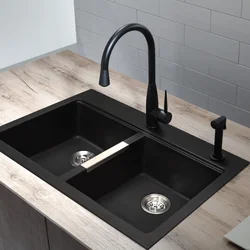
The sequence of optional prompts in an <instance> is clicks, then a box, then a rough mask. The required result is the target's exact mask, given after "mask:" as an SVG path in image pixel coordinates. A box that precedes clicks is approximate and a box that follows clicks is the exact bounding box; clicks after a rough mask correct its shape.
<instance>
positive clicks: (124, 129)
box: [0, 90, 248, 249]
mask: <svg viewBox="0 0 250 250" xmlns="http://www.w3.org/2000/svg"><path fill="white" fill-rule="evenodd" d="M208 126H209V124H208ZM138 135H139V136H138ZM132 138H133V139H132ZM135 138H136V139H135ZM120 144H123V145H125V147H124V148H123V150H121V151H118V152H116V153H115V154H114V155H113V156H110V157H108V158H106V159H104V160H103V155H105V154H106V153H107V152H108V151H109V152H110V151H111V152H112V150H113V148H115V147H117V145H120ZM82 150H84V151H90V152H92V153H94V154H95V155H96V156H97V157H95V158H93V159H91V160H89V162H87V163H89V164H90V162H91V161H93V160H94V161H95V160H96V159H102V161H100V162H99V164H97V165H94V167H91V168H86V169H85V168H84V166H85V167H86V165H83V166H78V167H73V166H72V165H71V163H70V158H71V156H72V154H74V153H75V152H77V151H82ZM107 150H108V151H107ZM0 151H1V152H3V153H4V154H6V155H7V156H9V157H10V158H11V159H13V160H14V161H16V162H17V163H19V164H21V165H22V166H24V167H25V168H26V169H28V170H29V171H31V172H32V173H34V174H35V175H37V176H38V177H40V178H42V179H43V180H44V181H46V182H47V183H49V184H50V185H52V186H54V187H55V188H56V189H58V190H60V191H61V192H62V193H64V194H65V195H67V196H68V197H70V198H71V199H73V200H74V201H76V202H77V203H79V204H80V205H82V206H83V207H85V208H86V209H87V210H89V211H90V212H92V213H94V214H95V215H97V216H98V217H99V218H101V219H102V220H104V221H106V222H107V223H109V224H110V225H111V226H113V227H115V228H116V229H117V230H119V231H121V232H122V233H124V234H126V235H127V236H128V237H130V238H132V239H133V240H134V241H136V242H137V243H138V244H140V245H141V246H143V247H144V248H147V249H148V248H150V247H151V246H153V245H154V244H155V243H156V242H157V241H159V240H160V239H161V238H162V237H164V236H165V235H166V234H167V233H168V232H169V231H171V230H172V229H173V228H174V227H175V226H177V225H178V224H179V223H180V222H181V221H182V220H184V219H185V218H186V217H187V216H188V215H190V214H191V213H192V212H193V211H195V210H196V209H197V208H198V207H199V206H200V205H201V204H202V203H203V202H205V201H206V200H207V199H208V198H209V197H211V196H212V195H213V194H214V193H216V192H217V191H218V190H219V189H220V188H221V187H223V186H224V185H225V184H226V183H227V182H229V181H230V180H231V179H232V178H234V177H235V176H236V175H237V174H238V173H239V172H240V171H241V170H243V169H244V168H245V167H246V166H247V165H248V162H247V161H245V160H243V159H241V158H239V157H237V156H235V155H233V154H231V153H229V152H225V151H224V152H223V154H224V155H225V156H226V160H225V161H224V162H212V161H211V159H210V157H209V156H210V154H211V153H212V152H213V145H211V144H209V143H207V142H204V141H202V140H200V139H198V138H196V137H194V136H192V135H190V134H187V133H185V132H183V131H181V130H179V129H177V128H174V127H172V126H171V125H162V124H160V125H159V128H158V129H157V130H149V129H147V128H146V127H145V114H144V113H142V112H139V111H137V110H135V109H133V108H131V107H128V106H126V105H124V104H122V103H119V102H117V101H115V100H113V99H111V98H109V97H107V96H104V95H102V94H100V93H98V92H96V91H93V90H90V91H87V92H84V93H82V94H79V95H77V96H73V97H71V98H69V99H67V100H64V101H62V102H60V103H57V104H54V105H52V106H50V107H48V108H45V109H43V110H40V111H38V112H35V113H33V114H30V115H28V116H26V117H23V118H21V119H19V120H16V121H13V122H11V123H9V124H6V125H4V126H2V127H0ZM101 156H102V157H101ZM150 194H157V195H158V194H160V195H163V196H164V197H166V198H167V199H168V200H169V204H170V203H171V206H170V208H169V210H168V211H166V212H165V213H162V214H157V215H156V214H151V213H147V212H146V211H145V210H144V209H142V207H141V201H142V199H143V198H144V197H145V196H147V195H150Z"/></svg>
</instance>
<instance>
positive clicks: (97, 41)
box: [77, 27, 108, 53]
mask: <svg viewBox="0 0 250 250" xmlns="http://www.w3.org/2000/svg"><path fill="white" fill-rule="evenodd" d="M77 41H78V43H79V44H81V45H83V46H86V47H88V48H93V49H95V50H96V51H97V52H99V53H101V52H102V51H103V50H104V48H105V45H106V43H107V41H108V39H107V38H105V37H103V36H101V35H98V34H96V33H93V32H91V31H89V30H85V29H82V28H80V27H77Z"/></svg>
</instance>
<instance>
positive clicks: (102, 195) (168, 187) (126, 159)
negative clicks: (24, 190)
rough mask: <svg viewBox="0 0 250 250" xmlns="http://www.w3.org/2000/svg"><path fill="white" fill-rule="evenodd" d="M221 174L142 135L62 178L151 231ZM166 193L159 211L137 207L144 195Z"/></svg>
mask: <svg viewBox="0 0 250 250" xmlns="http://www.w3.org/2000/svg"><path fill="white" fill-rule="evenodd" d="M220 175H221V171H219V170H217V171H216V170H214V169H212V168H210V166H209V165H207V164H205V163H202V162H200V161H195V160H194V159H191V158H189V157H187V156H185V155H183V154H181V153H180V152H177V151H175V150H173V149H170V148H169V147H166V146H164V145H163V144H161V143H158V142H156V141H154V140H152V139H149V138H147V137H144V138H142V139H140V140H139V141H137V142H135V143H134V144H132V145H130V147H129V149H128V150H126V151H125V152H123V153H121V154H120V155H119V156H117V157H116V158H114V159H112V160H110V161H109V162H106V163H104V164H103V165H102V166H100V167H98V168H97V169H96V170H93V171H92V172H90V173H87V172H83V173H81V174H79V175H77V176H76V177H74V178H72V179H70V180H68V183H69V184H70V185H72V186H74V187H75V188H77V189H78V190H79V191H81V192H83V193H84V194H86V195H87V196H88V197H90V198H91V199H93V200H95V201H96V202H97V203H99V204H100V205H101V206H103V207H104V208H106V209H108V210H109V211H111V212H112V213H113V214H115V215H117V216H119V217H120V218H122V219H123V220H125V221H127V222H128V223H130V224H131V225H133V226H134V227H136V228H137V229H139V230H140V231H142V232H144V233H149V232H152V231H153V230H154V229H155V228H157V227H158V226H159V225H160V224H161V223H163V222H164V221H166V220H167V219H168V218H170V217H171V216H172V215H173V214H174V213H176V212H177V211H178V210H179V209H180V208H182V207H183V206H184V205H185V204H186V203H187V202H189V201H190V200H191V199H192V198H193V197H194V196H196V195H197V194H198V193H199V192H200V191H202V190H203V189H204V188H205V187H206V186H208V185H209V184H210V183H211V182H212V181H214V180H215V179H216V178H218V177H219V176H220ZM151 193H156V194H161V195H164V196H166V197H167V198H168V199H169V200H170V202H171V207H170V209H169V211H167V212H166V213H163V214H161V215H154V214H149V213H146V212H145V211H144V210H143V209H142V208H141V200H142V199H143V197H144V196H146V195H148V194H151Z"/></svg>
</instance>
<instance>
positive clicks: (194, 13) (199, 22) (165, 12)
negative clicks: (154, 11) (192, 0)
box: [159, 0, 210, 31]
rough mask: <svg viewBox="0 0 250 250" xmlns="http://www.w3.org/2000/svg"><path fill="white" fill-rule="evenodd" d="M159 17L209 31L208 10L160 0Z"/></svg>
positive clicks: (170, 0)
mask: <svg viewBox="0 0 250 250" xmlns="http://www.w3.org/2000/svg"><path fill="white" fill-rule="evenodd" d="M159 9H160V16H161V17H163V18H167V19H170V20H173V21H176V22H179V23H183V24H186V25H190V26H193V27H195V28H199V29H202V30H206V31H209V30H210V10H207V9H204V8H200V7H197V6H194V5H190V4H186V3H182V2H178V1H176V0H160V8H159Z"/></svg>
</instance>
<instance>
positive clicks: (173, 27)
mask: <svg viewBox="0 0 250 250" xmlns="http://www.w3.org/2000/svg"><path fill="white" fill-rule="evenodd" d="M138 22H139V23H141V24H143V25H145V26H146V27H147V28H148V29H149V30H150V31H151V32H152V33H153V34H154V35H155V36H158V37H161V38H165V39H167V40H170V41H173V42H176V43H180V44H183V43H184V25H183V24H179V23H175V22H172V21H169V20H166V19H163V18H160V17H157V16H153V15H150V14H146V13H143V12H141V11H139V12H138Z"/></svg>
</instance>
